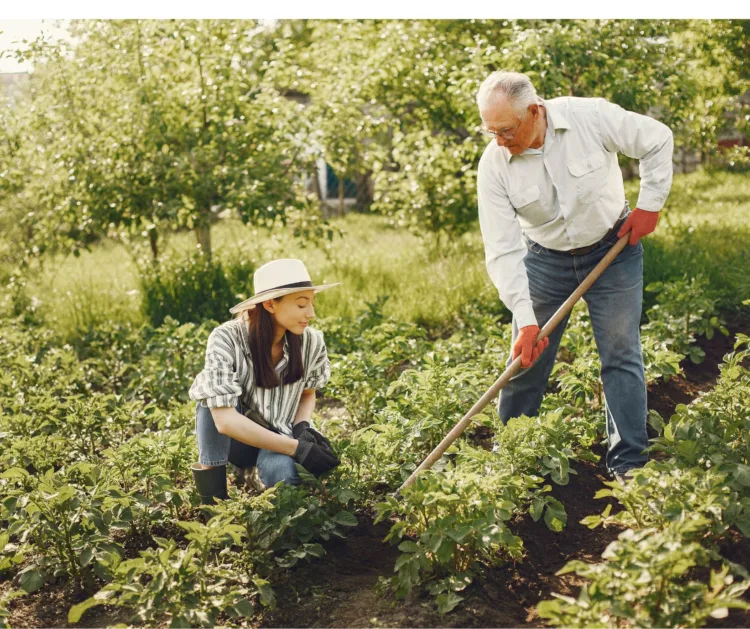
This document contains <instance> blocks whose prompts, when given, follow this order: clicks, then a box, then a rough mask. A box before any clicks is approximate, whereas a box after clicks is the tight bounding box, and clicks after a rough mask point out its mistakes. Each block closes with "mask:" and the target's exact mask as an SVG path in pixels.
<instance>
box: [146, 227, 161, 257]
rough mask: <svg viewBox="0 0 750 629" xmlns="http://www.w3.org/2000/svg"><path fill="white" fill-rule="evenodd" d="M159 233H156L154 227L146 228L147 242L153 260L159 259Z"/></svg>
mask: <svg viewBox="0 0 750 629" xmlns="http://www.w3.org/2000/svg"><path fill="white" fill-rule="evenodd" d="M158 240H159V234H158V233H157V231H156V229H155V228H154V229H149V230H148V244H149V245H151V256H152V259H153V260H154V261H156V260H158V259H159V245H158V242H157V241H158Z"/></svg>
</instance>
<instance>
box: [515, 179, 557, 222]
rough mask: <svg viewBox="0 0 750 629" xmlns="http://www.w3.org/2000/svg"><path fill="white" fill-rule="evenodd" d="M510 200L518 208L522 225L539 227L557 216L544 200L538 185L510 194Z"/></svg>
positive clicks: (517, 211)
mask: <svg viewBox="0 0 750 629" xmlns="http://www.w3.org/2000/svg"><path fill="white" fill-rule="evenodd" d="M510 202H511V204H512V205H513V207H514V209H515V210H516V214H517V216H518V220H519V222H520V223H521V227H539V226H540V225H543V224H544V223H548V222H549V221H551V220H552V219H553V218H555V217H554V213H553V212H552V208H550V207H547V206H546V204H545V203H543V202H542V195H541V191H540V189H539V186H537V185H534V186H531V187H530V188H524V189H522V190H518V191H517V192H514V193H513V194H511V195H510Z"/></svg>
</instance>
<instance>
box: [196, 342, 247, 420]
mask: <svg viewBox="0 0 750 629" xmlns="http://www.w3.org/2000/svg"><path fill="white" fill-rule="evenodd" d="M189 395H190V399H191V400H195V401H196V402H198V403H199V404H200V405H201V406H204V407H208V408H219V407H225V406H229V407H235V406H237V401H238V400H239V398H240V396H241V395H242V387H241V386H240V382H239V378H238V376H237V370H236V366H235V359H234V352H233V343H232V339H231V336H230V334H229V332H228V331H227V330H225V329H222V328H216V329H215V330H214V331H213V332H211V334H210V336H209V337H208V344H207V346H206V363H205V366H204V367H203V371H201V372H200V373H199V374H198V375H197V376H196V378H195V380H194V381H193V385H192V386H191V387H190V393H189Z"/></svg>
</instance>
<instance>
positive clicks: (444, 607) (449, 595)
mask: <svg viewBox="0 0 750 629" xmlns="http://www.w3.org/2000/svg"><path fill="white" fill-rule="evenodd" d="M462 600H464V599H463V597H462V596H459V595H458V594H456V593H455V592H445V593H444V594H438V595H437V596H436V597H435V602H436V603H437V608H438V613H439V614H447V613H449V612H451V611H453V609H454V608H455V607H456V605H458V604H459V603H460V602H461V601H462Z"/></svg>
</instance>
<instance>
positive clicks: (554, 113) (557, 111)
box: [508, 98, 570, 161]
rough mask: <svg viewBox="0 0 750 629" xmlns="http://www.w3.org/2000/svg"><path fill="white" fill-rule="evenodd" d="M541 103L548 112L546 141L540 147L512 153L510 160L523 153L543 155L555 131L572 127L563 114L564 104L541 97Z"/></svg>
mask: <svg viewBox="0 0 750 629" xmlns="http://www.w3.org/2000/svg"><path fill="white" fill-rule="evenodd" d="M540 101H541V104H542V105H544V109H545V111H546V112H547V132H546V134H545V143H544V145H543V146H541V147H539V148H538V149H532V148H528V149H526V150H525V151H524V152H523V153H519V154H518V155H511V156H510V157H509V159H508V161H511V160H512V159H513V158H514V157H521V156H522V155H542V154H543V153H544V149H545V147H546V146H547V145H548V142H547V141H546V139H547V138H550V137H551V138H554V137H555V132H556V131H559V130H561V129H570V123H569V122H568V119H567V118H566V117H565V116H564V115H563V112H562V108H563V107H564V105H561V104H560V105H558V104H557V103H553V102H550V101H546V100H544V99H543V98H541V99H540Z"/></svg>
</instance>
